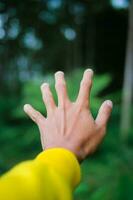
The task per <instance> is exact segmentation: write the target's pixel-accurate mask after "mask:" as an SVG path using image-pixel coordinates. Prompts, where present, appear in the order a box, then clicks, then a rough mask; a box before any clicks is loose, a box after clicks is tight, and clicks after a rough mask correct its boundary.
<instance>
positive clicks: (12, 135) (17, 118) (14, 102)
mask: <svg viewBox="0 0 133 200" xmlns="http://www.w3.org/2000/svg"><path fill="white" fill-rule="evenodd" d="M82 73H83V70H80V69H79V70H75V71H72V72H71V74H70V73H67V74H66V80H67V88H68V92H69V97H70V99H71V100H72V101H75V99H76V97H77V94H78V90H79V84H80V81H81V79H82ZM110 81H111V77H110V75H108V74H104V75H95V78H94V85H93V87H92V92H91V110H92V111H93V114H94V115H96V113H97V111H98V108H99V106H100V104H101V102H102V101H103V100H104V98H102V97H101V93H102V91H103V90H104V89H106V87H107V86H108V85H109V83H110ZM43 82H48V83H49V84H50V87H51V90H52V92H53V96H54V98H55V101H56V103H57V95H56V91H55V88H54V79H53V75H48V76H45V77H40V79H39V80H37V79H34V80H32V81H28V82H25V83H24V84H23V85H22V93H21V98H19V99H18V98H17V97H16V98H8V99H7V97H4V96H3V97H1V98H0V110H1V126H0V146H1V152H0V171H1V173H3V172H5V171H6V170H8V169H9V168H11V167H12V166H13V165H15V164H16V163H18V162H20V161H23V160H27V159H32V158H34V157H35V156H36V155H37V154H38V153H39V152H40V151H41V144H40V139H39V131H38V128H37V127H36V125H35V124H34V123H33V122H32V121H31V120H30V119H28V117H27V118H26V115H25V113H24V111H23V105H24V104H25V103H30V104H31V105H33V106H34V107H35V108H36V109H38V110H39V111H41V112H42V113H43V114H44V115H45V116H46V108H45V106H44V104H43V101H42V97H41V92H40V85H41V83H43ZM119 96H120V93H114V94H113V93H112V94H107V95H106V98H108V97H111V99H112V100H113V101H114V102H117V105H115V106H114V110H113V113H112V118H111V120H110V123H109V126H108V131H107V132H108V133H107V136H106V138H105V140H104V143H103V144H102V146H101V147H100V148H99V149H98V151H97V152H96V154H94V155H93V157H89V158H88V159H87V160H86V161H85V162H84V163H83V164H82V166H81V167H82V171H83V178H82V182H81V184H80V185H79V187H78V188H77V189H76V191H75V194H74V195H75V200H83V199H84V200H88V199H89V200H103V199H104V200H124V199H128V200H130V199H133V192H132V188H133V178H132V177H133V176H132V171H133V162H132V157H133V150H132V145H133V135H132V134H130V141H129V144H128V146H122V144H121V142H120V138H119V135H120V131H119V117H120V106H119V105H118V102H119ZM7 103H8V104H7Z"/></svg>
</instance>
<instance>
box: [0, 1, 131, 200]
mask: <svg viewBox="0 0 133 200" xmlns="http://www.w3.org/2000/svg"><path fill="white" fill-rule="evenodd" d="M130 4H131V1H126V0H112V1H109V0H101V1H98V0H71V1H70V0H23V1H19V0H14V1H9V0H3V1H2V0H0V147H1V151H0V172H1V174H2V173H4V172H6V171H7V170H9V169H10V168H11V167H13V166H14V165H15V164H17V163H18V162H20V161H23V160H27V159H33V158H34V157H35V156H36V155H37V154H38V153H39V152H40V151H41V150H42V149H41V144H40V139H39V134H38V133H39V131H38V129H37V127H36V125H35V124H33V122H31V121H30V120H29V119H28V118H27V117H26V116H25V114H24V112H23V105H24V104H25V103H31V104H32V105H33V106H34V107H35V108H36V109H38V110H39V111H41V112H42V113H43V114H44V115H46V109H45V106H44V105H43V103H42V99H41V92H40V85H41V83H43V82H44V81H45V82H49V83H50V85H51V88H52V91H53V93H54V97H55V99H56V101H57V97H56V93H55V89H54V77H53V75H54V73H55V72H56V71H57V70H62V71H64V72H65V75H66V80H67V85H68V91H69V96H70V98H71V99H72V100H74V99H75V98H76V96H77V92H78V87H79V83H80V80H81V78H82V73H83V71H84V69H86V68H88V67H90V68H92V69H93V70H94V73H95V78H94V85H93V88H92V97H91V106H92V112H93V115H94V117H95V116H96V113H97V111H98V108H99V106H100V104H101V102H102V101H103V100H105V99H111V100H112V101H113V103H114V109H113V113H112V118H111V120H110V123H109V126H108V131H107V136H106V138H105V140H104V142H103V144H102V145H101V147H100V148H99V149H98V151H97V152H96V153H95V154H94V155H93V157H90V158H88V159H87V160H86V161H85V162H84V163H83V164H82V170H83V181H82V183H81V184H80V186H79V187H78V189H77V190H76V192H75V199H77V200H79V199H81V200H83V199H84V200H85V199H89V200H100V199H104V200H106V199H107V200H112V199H113V200H115V199H120V200H125V199H133V191H132V188H133V161H132V158H133V147H132V146H133V132H132V128H133V126H130V127H129V128H128V133H127V136H126V137H127V140H126V142H123V141H122V133H121V129H120V127H121V110H122V105H123V104H122V92H123V88H124V87H123V86H124V74H125V70H124V69H125V68H126V66H125V63H126V55H127V38H128V32H129V26H128V22H129V6H130ZM132 34H133V33H132ZM132 42H133V41H132ZM131 53H132V57H133V50H131ZM130 110H131V116H133V112H132V111H133V107H132V106H130ZM131 119H132V117H131ZM125 120H126V119H125ZM131 124H132V123H131Z"/></svg>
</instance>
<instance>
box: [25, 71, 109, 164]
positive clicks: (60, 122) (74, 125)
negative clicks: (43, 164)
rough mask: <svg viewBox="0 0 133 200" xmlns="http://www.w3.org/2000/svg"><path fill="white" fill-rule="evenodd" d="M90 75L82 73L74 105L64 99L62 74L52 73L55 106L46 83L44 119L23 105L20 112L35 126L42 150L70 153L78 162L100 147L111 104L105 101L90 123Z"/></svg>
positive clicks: (44, 85)
mask: <svg viewBox="0 0 133 200" xmlns="http://www.w3.org/2000/svg"><path fill="white" fill-rule="evenodd" d="M92 76H93V71H92V70H91V69H87V70H85V72H84V75H83V79H82V81H81V84H80V89H79V94H78V97H77V99H76V101H75V102H71V101H70V100H69V98H68V94H67V88H66V83H65V79H64V73H63V72H61V71H58V72H56V73H55V82H56V83H55V88H56V91H57V96H58V106H56V104H55V102H54V99H53V96H52V93H51V91H50V88H49V84H48V83H44V84H42V86H41V91H42V96H43V101H44V103H45V105H46V109H47V118H45V117H44V116H43V115H42V114H41V113H40V112H38V111H36V110H35V109H34V108H33V107H32V106H31V105H29V104H26V105H25V106H24V111H25V112H26V113H27V114H28V115H29V117H30V118H31V119H32V120H33V121H34V122H35V123H36V124H37V125H38V127H39V130H40V134H41V142H42V147H43V149H49V148H54V147H61V148H66V149H68V150H70V151H72V152H73V153H74V154H75V155H76V156H77V158H78V160H79V161H81V160H83V159H85V158H86V156H88V155H90V154H91V153H93V152H94V151H95V150H96V148H97V147H98V145H99V144H100V143H101V141H102V139H103V137H104V135H105V132H106V125H107V121H108V119H109V116H110V114H111V110H112V102H111V101H110V100H107V101H105V102H104V103H103V104H102V105H101V107H100V109H99V113H98V115H97V118H96V119H95V120H94V119H93V117H92V114H91V111H90V104H89V97H90V90H91V86H92Z"/></svg>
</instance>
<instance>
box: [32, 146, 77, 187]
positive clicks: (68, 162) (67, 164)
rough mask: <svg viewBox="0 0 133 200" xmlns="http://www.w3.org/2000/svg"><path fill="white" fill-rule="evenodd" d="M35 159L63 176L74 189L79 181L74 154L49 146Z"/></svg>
mask: <svg viewBox="0 0 133 200" xmlns="http://www.w3.org/2000/svg"><path fill="white" fill-rule="evenodd" d="M36 160H39V161H41V162H43V163H44V164H47V165H48V166H50V167H52V168H53V169H55V170H56V171H57V173H59V174H60V175H62V176H63V177H64V179H65V180H66V181H67V182H68V183H69V184H70V185H71V187H72V188H73V189H74V188H75V187H76V186H77V185H78V184H79V182H80V179H81V171H80V165H79V162H78V160H77V158H76V156H75V155H74V154H73V153H72V152H71V151H69V150H67V149H64V148H51V149H47V150H45V151H44V152H42V153H40V154H39V155H38V156H37V158H36Z"/></svg>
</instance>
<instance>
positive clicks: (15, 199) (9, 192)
mask: <svg viewBox="0 0 133 200" xmlns="http://www.w3.org/2000/svg"><path fill="white" fill-rule="evenodd" d="M79 182H80V166H79V163H78V161H77V159H76V157H75V155H74V154H73V153H72V152H70V151H69V150H66V149H63V148H53V149H48V150H46V151H44V152H42V153H40V154H39V155H38V156H37V158H36V159H35V160H32V161H26V162H22V163H20V164H18V165H17V166H15V167H14V168H13V169H11V170H10V171H9V172H7V173H6V174H4V175H2V176H1V178H0V199H1V200H9V199H10V200H71V199H73V198H72V192H73V190H74V188H75V187H76V186H77V185H78V183H79Z"/></svg>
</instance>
